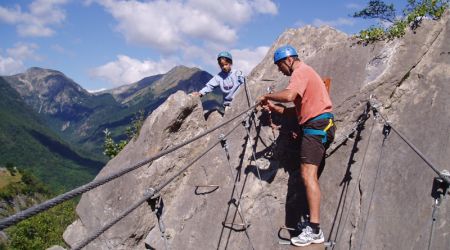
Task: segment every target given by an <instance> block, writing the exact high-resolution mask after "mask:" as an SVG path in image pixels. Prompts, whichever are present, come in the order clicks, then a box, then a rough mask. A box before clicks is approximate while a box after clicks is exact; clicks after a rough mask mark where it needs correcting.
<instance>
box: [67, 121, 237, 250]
mask: <svg viewBox="0 0 450 250" xmlns="http://www.w3.org/2000/svg"><path fill="white" fill-rule="evenodd" d="M239 125H240V124H239V123H238V124H237V125H235V126H234V127H233V128H232V129H231V130H230V131H229V132H228V133H226V135H225V136H228V135H230V134H231V133H232V132H233V131H234V130H235V129H236V128H237V127H239ZM218 144H220V140H217V141H216V142H215V143H214V144H212V145H211V146H210V147H209V148H208V149H206V150H205V151H204V152H203V153H202V154H200V155H198V156H197V157H196V158H195V159H194V160H192V161H191V162H190V163H189V164H187V165H186V166H185V167H184V168H182V169H181V170H180V171H179V172H177V173H176V174H175V175H173V176H172V177H170V178H169V179H167V180H166V181H165V182H163V183H162V184H160V185H159V186H158V187H156V188H155V189H153V188H150V189H148V190H147V191H146V192H145V194H144V197H143V198H141V199H140V200H138V201H137V202H135V203H134V204H133V205H131V206H130V207H129V208H128V209H126V210H125V211H124V212H122V213H121V214H120V215H119V216H118V217H117V218H116V219H113V220H111V221H110V222H108V223H106V224H105V225H104V226H103V227H102V228H100V229H99V230H97V231H95V232H94V233H93V234H91V235H90V236H89V237H87V238H86V239H85V240H84V241H82V242H81V243H79V244H78V245H77V246H76V247H74V248H73V249H74V250H78V249H81V248H83V247H85V246H87V245H88V244H89V243H90V242H92V241H93V240H95V239H96V238H98V237H99V236H100V235H101V234H102V233H104V232H105V231H106V230H108V229H109V228H111V227H112V226H113V225H114V224H116V223H117V222H119V221H120V220H122V219H123V218H125V216H127V215H128V214H130V213H131V212H133V211H134V210H135V209H136V208H138V207H139V206H140V205H142V204H143V203H144V202H146V201H147V200H148V199H150V198H152V197H153V196H155V195H156V194H158V193H159V192H160V191H161V190H162V189H163V188H164V187H166V186H167V185H169V184H170V183H171V182H172V181H173V180H175V179H176V178H177V177H178V176H180V175H181V174H182V173H184V172H185V171H186V170H187V169H188V168H190V167H191V166H192V165H194V163H195V162H197V161H198V160H200V159H201V158H202V157H203V156H205V155H206V154H207V153H208V152H209V151H211V150H212V149H213V148H214V147H215V146H217V145H218Z"/></svg>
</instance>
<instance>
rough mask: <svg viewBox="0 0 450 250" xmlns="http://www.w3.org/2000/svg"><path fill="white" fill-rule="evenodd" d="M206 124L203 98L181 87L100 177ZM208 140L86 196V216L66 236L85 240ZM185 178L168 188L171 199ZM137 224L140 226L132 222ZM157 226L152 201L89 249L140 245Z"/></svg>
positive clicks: (82, 214)
mask: <svg viewBox="0 0 450 250" xmlns="http://www.w3.org/2000/svg"><path fill="white" fill-rule="evenodd" d="M205 127H206V124H205V120H204V119H203V114H202V109H201V103H200V100H199V99H198V98H192V97H189V96H187V95H186V94H184V93H183V92H181V91H180V92H177V93H175V94H174V95H172V96H170V98H169V99H168V100H167V101H166V102H165V103H164V104H163V105H161V106H160V107H159V108H158V109H157V110H156V111H155V112H154V113H153V114H152V115H151V116H149V118H148V119H147V120H146V121H145V124H144V125H143V127H142V129H141V133H140V136H139V137H138V138H137V139H136V140H132V141H131V142H130V143H129V144H128V145H127V146H126V147H125V148H124V149H123V151H122V152H120V154H119V155H118V156H116V157H115V158H114V159H112V160H111V161H110V162H109V163H108V164H107V165H106V166H105V167H104V168H103V170H102V171H101V172H100V173H99V175H98V176H97V178H101V177H103V176H106V175H108V174H111V173H112V172H115V171H118V170H119V169H123V168H126V167H129V166H132V165H134V164H137V163H138V162H141V161H142V160H143V159H145V158H148V157H150V156H152V155H154V154H155V153H157V152H158V151H160V150H163V149H166V148H168V147H170V146H172V145H174V144H177V143H181V142H182V141H184V140H186V139H188V138H190V137H193V136H195V135H196V134H198V133H200V132H202V130H203V129H204V128H205ZM206 143H207V139H206V140H205V139H204V140H200V141H197V142H196V143H194V144H191V145H189V146H186V147H184V148H181V149H179V150H177V151H176V153H175V154H171V155H168V156H165V157H162V158H160V159H158V160H156V161H154V162H152V163H151V164H148V165H146V166H143V167H141V168H140V169H138V170H135V171H133V172H131V173H128V174H126V175H124V176H123V177H121V178H119V179H117V180H113V181H111V182H109V183H107V184H105V185H103V186H101V187H98V188H96V189H95V190H93V191H91V192H88V193H86V194H85V195H83V196H82V198H81V200H80V203H79V205H78V207H77V213H78V215H79V218H80V219H79V220H77V221H76V222H74V224H72V225H71V226H70V227H69V228H68V229H67V230H66V232H65V233H64V238H65V240H66V241H67V242H68V243H69V244H70V245H71V246H74V244H76V243H77V242H79V241H80V240H83V239H84V238H85V237H86V236H87V234H88V233H89V232H92V230H94V229H98V228H99V227H100V226H102V225H104V224H106V223H107V222H108V221H109V220H111V219H113V218H114V217H115V216H116V215H117V214H119V213H121V212H122V211H124V210H125V209H126V208H127V207H128V206H130V205H131V204H132V203H133V202H135V201H136V200H137V199H140V198H141V197H142V196H143V195H144V192H145V191H146V190H147V189H148V188H150V187H155V186H156V185H158V184H159V183H161V182H162V181H164V180H165V179H166V178H168V177H170V176H171V175H173V173H174V172H176V171H179V169H180V167H182V164H183V163H184V160H190V159H193V157H194V156H195V155H196V154H197V153H199V152H200V151H201V150H202V149H203V148H204V146H206ZM181 159H183V161H181ZM185 182H186V178H185V177H180V178H178V179H177V180H176V181H175V182H174V183H173V184H171V185H169V186H168V187H167V188H166V189H165V190H164V192H163V193H162V194H163V195H164V196H165V194H166V193H167V196H165V197H167V198H168V199H169V200H170V199H171V198H172V197H173V196H174V195H176V191H175V190H176V189H177V187H178V186H184V185H185ZM170 204H171V202H168V203H167V205H170ZM93 208H99V209H93ZM131 224H132V225H134V226H133V227H129V225H131ZM154 225H155V216H154V215H153V213H152V211H151V209H150V206H148V205H143V206H141V207H139V208H138V209H137V210H136V211H135V212H133V213H132V214H131V215H130V216H128V217H126V218H125V219H123V220H122V221H121V222H119V223H118V224H117V225H116V226H115V227H114V228H111V229H110V230H108V231H107V232H106V233H105V234H103V235H102V236H101V237H100V238H99V239H98V240H97V241H94V242H93V243H92V244H91V245H89V247H88V249H130V248H132V247H137V246H138V245H137V244H138V243H139V242H141V241H142V238H143V237H145V236H146V234H147V233H148V231H149V230H150V229H151V228H153V227H154Z"/></svg>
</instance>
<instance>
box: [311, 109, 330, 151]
mask: <svg viewBox="0 0 450 250" xmlns="http://www.w3.org/2000/svg"><path fill="white" fill-rule="evenodd" d="M323 119H329V120H330V121H329V122H328V125H327V126H326V127H325V128H324V129H323V130H320V129H313V128H305V129H303V134H304V135H320V136H322V144H325V143H327V131H328V130H329V129H330V128H331V127H333V125H334V122H333V119H334V116H333V114H332V113H323V114H321V115H318V116H316V117H314V118H312V119H310V120H309V121H317V120H323ZM309 121H308V122H309Z"/></svg>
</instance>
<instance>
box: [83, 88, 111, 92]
mask: <svg viewBox="0 0 450 250" xmlns="http://www.w3.org/2000/svg"><path fill="white" fill-rule="evenodd" d="M103 90H106V88H101V89H86V91H87V92H89V93H97V92H101V91H103Z"/></svg>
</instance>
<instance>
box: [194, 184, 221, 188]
mask: <svg viewBox="0 0 450 250" xmlns="http://www.w3.org/2000/svg"><path fill="white" fill-rule="evenodd" d="M195 187H197V188H200V187H219V185H195Z"/></svg>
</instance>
